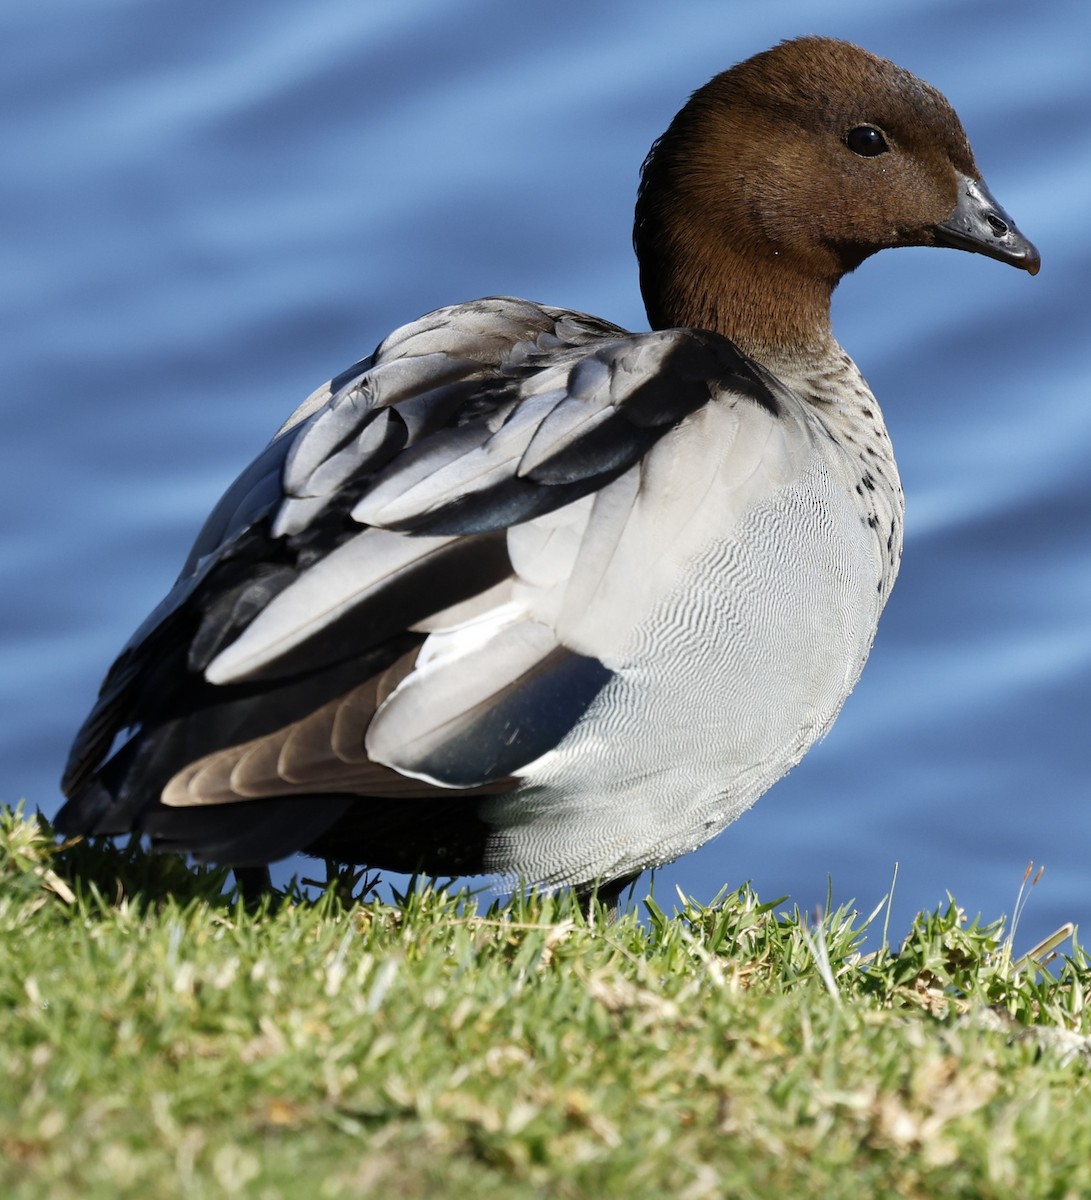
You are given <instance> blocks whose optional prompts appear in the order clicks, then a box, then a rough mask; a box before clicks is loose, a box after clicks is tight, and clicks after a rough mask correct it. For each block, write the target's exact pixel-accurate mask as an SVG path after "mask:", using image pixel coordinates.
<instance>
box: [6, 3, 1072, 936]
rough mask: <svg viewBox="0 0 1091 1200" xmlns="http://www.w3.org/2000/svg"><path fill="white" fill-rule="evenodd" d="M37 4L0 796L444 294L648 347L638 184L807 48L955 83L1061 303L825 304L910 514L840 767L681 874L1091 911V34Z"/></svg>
mask: <svg viewBox="0 0 1091 1200" xmlns="http://www.w3.org/2000/svg"><path fill="white" fill-rule="evenodd" d="M821 7H822V18H821V21H820V22H818V21H817V20H816V18H815V16H814V15H813V14H814V12H815V6H814V4H813V3H805V2H803V0H795V2H788V0H781V2H780V3H778V4H775V5H772V4H766V5H750V4H746V5H744V4H726V3H719V4H717V3H712V2H711V0H675V2H674V3H672V4H670V5H666V4H651V3H649V4H644V5H640V4H636V3H633V2H632V0H629V2H627V3H625V4H615V3H602V4H597V5H588V4H586V3H579V4H577V3H568V2H560V3H557V2H552V3H549V4H538V3H527V4H518V5H516V4H501V3H485V2H483V0H477V2H469V0H463V2H462V3H460V4H458V5H453V4H450V3H443V2H441V0H416V2H411V0H397V2H396V3H395V2H391V3H375V2H374V0H373V2H372V3H369V4H367V5H362V4H359V3H355V2H351V0H314V2H312V3H310V4H307V5H300V4H294V3H288V2H287V0H261V2H260V3H259V2H257V0H235V3H232V4H230V5H224V4H221V3H210V2H208V0H200V2H192V0H191V2H190V3H187V4H185V5H183V4H180V3H166V2H164V3H159V4H154V5H152V4H147V3H146V2H141V0H97V2H95V0H67V2H66V0H37V3H36V4H34V5H30V4H24V5H6V6H4V8H3V10H2V11H0V45H3V46H4V48H5V59H6V64H5V71H4V72H3V74H2V75H0V145H2V146H3V147H4V166H5V169H4V171H3V172H2V174H0V254H2V262H0V310H2V312H0V339H2V341H3V358H2V361H3V370H4V380H5V385H6V387H5V396H4V430H3V440H2V442H0V455H2V470H0V512H2V514H3V521H2V525H0V562H2V563H3V578H4V582H3V588H2V592H0V662H2V671H0V761H2V763H3V773H2V775H0V801H3V802H9V803H10V802H14V801H17V800H18V799H19V798H21V797H26V798H27V799H28V801H29V802H30V803H31V805H32V806H33V805H37V806H40V807H41V808H42V809H43V810H45V811H46V812H53V811H55V809H56V807H57V806H58V803H59V796H58V791H57V782H56V781H57V776H58V774H59V771H60V768H61V765H62V762H63V759H64V755H65V753H66V750H67V745H68V741H69V740H70V738H71V736H72V733H73V731H74V730H75V728H76V726H77V725H78V723H79V721H80V720H81V719H82V717H83V715H84V713H85V711H86V709H87V707H88V706H89V704H90V703H91V700H92V698H93V695H94V692H95V690H96V688H97V686H98V683H99V681H100V679H101V676H102V673H103V671H104V670H105V668H106V667H107V665H108V664H109V662H110V660H111V659H112V657H113V655H114V653H116V651H117V650H118V648H119V647H120V646H121V644H122V643H123V642H124V640H125V639H126V638H127V636H128V635H129V633H130V632H131V631H132V629H133V628H134V627H135V626H136V625H137V624H138V623H139V621H140V620H141V619H142V618H143V616H144V615H145V613H146V612H147V610H148V609H150V608H151V607H152V605H153V604H154V603H155V602H156V601H157V600H158V598H159V597H160V595H161V594H162V593H163V592H164V591H165V589H166V588H167V587H168V586H169V584H170V582H171V580H172V578H173V576H174V574H175V572H176V570H177V568H178V566H179V564H180V561H181V558H182V556H183V555H184V553H185V551H186V550H187V548H188V544H189V541H190V539H191V538H192V536H193V534H194V533H195V531H196V529H197V527H198V525H199V524H200V521H201V519H202V517H203V515H204V513H205V512H206V510H207V509H208V507H209V506H210V505H211V504H212V503H213V501H214V500H215V499H216V497H217V495H218V493H219V492H220V490H221V489H222V488H223V486H224V485H225V484H226V483H227V482H228V481H229V480H230V478H231V477H232V476H233V475H234V474H235V472H236V470H237V469H238V468H239V467H240V466H241V465H242V464H243V463H244V462H245V461H246V460H247V459H248V458H249V457H250V455H251V454H252V453H254V452H255V451H256V450H257V449H258V448H259V447H260V446H261V444H262V443H263V441H264V440H265V439H266V438H267V437H268V436H269V434H270V433H271V432H272V431H273V430H274V429H275V428H276V426H277V425H278V424H279V422H280V421H281V419H282V418H283V416H284V415H285V414H286V413H287V412H288V411H289V410H290V409H292V408H293V407H294V406H295V404H296V403H297V402H298V401H299V400H300V399H301V398H302V397H303V396H304V395H306V393H307V392H309V391H310V389H311V388H312V387H313V386H315V385H316V384H318V383H320V382H321V381H322V380H324V379H326V378H327V377H328V376H330V375H331V374H333V373H335V372H336V371H338V370H339V369H340V368H341V367H343V366H345V365H347V364H348V363H350V362H352V361H353V360H354V359H356V358H358V357H359V356H360V355H361V354H362V353H365V352H367V351H368V350H370V349H371V347H372V346H373V345H374V344H375V343H376V342H377V341H378V340H379V339H380V338H381V337H382V336H383V335H384V334H385V333H386V332H387V331H389V330H390V329H391V328H392V327H393V326H394V325H396V324H398V323H401V322H402V321H405V320H407V319H410V318H412V317H414V316H416V315H418V314H419V313H421V312H424V311H425V310H427V309H430V308H432V307H435V306H436V305H439V304H443V303H448V302H451V301H455V300H461V299H467V298H470V297H473V296H477V295H483V294H490V293H493V294H495V293H512V294H516V295H524V296H528V297H531V298H533V299H538V300H543V301H547V302H550V303H556V304H563V305H569V306H572V307H575V308H581V309H586V310H589V311H591V312H594V313H598V314H600V315H602V316H605V317H608V318H610V319H611V320H615V321H619V322H621V323H623V324H628V325H631V326H636V327H642V326H643V321H644V318H643V312H642V308H641V304H640V298H639V293H638V290H637V285H636V271H635V265H634V262H633V259H632V255H631V250H630V245H629V227H630V220H631V210H632V201H633V193H634V188H635V183H636V177H637V169H638V167H639V164H640V162H641V159H642V157H643V155H644V153H645V151H646V149H647V147H648V145H649V143H650V142H651V141H652V139H653V138H654V137H655V136H656V135H657V134H658V133H659V132H661V130H662V129H663V128H664V126H665V124H666V123H667V121H668V120H669V119H670V117H671V115H672V114H673V113H674V111H675V110H676V109H677V108H678V106H679V105H680V104H681V102H682V101H683V100H684V98H685V97H686V95H687V94H688V93H689V92H690V91H691V90H692V89H693V88H694V87H696V86H697V85H699V84H700V83H702V82H704V80H705V79H707V78H708V77H709V76H710V75H712V74H714V73H715V72H716V71H718V70H720V69H722V68H724V67H725V66H727V65H729V64H730V63H732V62H734V61H736V60H738V59H740V58H742V57H745V56H747V55H748V54H751V53H753V52H754V51H756V50H759V49H761V48H764V47H765V46H767V45H770V44H772V43H773V42H775V41H777V40H778V39H780V38H782V37H786V36H791V35H793V34H798V33H803V32H824V33H830V34H833V35H837V36H842V37H847V38H850V39H852V40H854V41H857V42H859V43H860V44H862V45H864V46H866V47H868V48H869V49H872V50H874V51H876V52H878V53H881V54H885V55H887V56H889V57H891V58H894V59H896V60H897V61H898V62H900V63H902V64H903V65H905V66H907V67H909V68H911V69H913V70H914V71H916V72H917V73H918V74H920V75H922V76H923V77H924V78H926V79H928V80H929V81H931V82H932V83H934V84H936V85H937V86H938V87H940V88H941V89H942V90H943V91H944V92H946V93H947V95H948V96H949V97H950V98H951V100H952V101H953V103H954V104H955V106H956V107H957V108H958V110H959V112H960V114H961V115H962V118H963V120H964V122H965V124H966V126H967V128H968V130H969V132H970V135H971V138H972V140H973V142H974V145H975V148H976V151H977V156H978V161H979V164H980V165H981V167H982V170H983V172H984V174H985V177H986V179H987V180H988V181H989V183H990V185H991V187H992V189H993V191H994V192H995V193H996V194H997V196H998V197H999V198H1000V200H1001V202H1002V203H1003V204H1005V206H1006V207H1007V208H1008V209H1009V211H1010V212H1011V213H1012V214H1013V215H1014V216H1015V217H1016V219H1017V221H1018V222H1019V224H1020V226H1021V228H1022V229H1023V230H1024V231H1025V232H1026V233H1027V234H1028V236H1030V237H1032V238H1033V239H1034V240H1035V241H1036V242H1037V243H1038V245H1039V248H1040V249H1041V251H1042V258H1043V263H1044V266H1043V268H1042V273H1041V275H1040V276H1039V277H1038V278H1037V279H1033V280H1032V279H1030V278H1029V277H1028V276H1026V275H1025V274H1023V273H1020V272H1016V271H1013V270H1010V269H1008V268H1005V267H1002V266H1001V265H1000V264H998V263H994V262H989V261H987V260H985V259H982V258H975V257H971V256H969V255H965V254H956V253H953V252H937V251H900V252H898V253H896V254H887V255H884V256H880V258H879V259H877V260H873V261H871V262H869V263H867V264H865V266H864V267H863V268H862V269H861V270H860V271H859V272H858V273H857V275H856V276H855V277H853V278H851V279H849V280H848V281H846V283H845V284H844V285H843V286H842V289H841V291H840V293H839V295H838V297H837V303H836V311H835V317H836V327H837V331H838V334H839V336H840V338H841V340H842V341H843V343H844V344H845V346H846V347H847V348H848V349H849V351H850V352H851V353H852V354H853V355H854V357H855V358H856V359H857V361H858V362H859V363H860V364H861V366H862V367H863V369H864V371H865V373H866V374H867V375H868V377H869V379H870V381H871V383H872V386H873V388H874V390H875V391H876V393H877V394H878V396H879V397H880V399H881V401H882V403H883V407H884V411H885V413H886V415H887V418H888V422H889V425H890V427H891V431H892V434H893V437H894V440H895V445H896V448H897V451H898V458H899V462H900V464H901V468H902V472H903V476H904V481H905V485H906V491H907V493H908V504H909V515H908V525H909V530H908V544H907V548H906V554H905V561H904V566H903V571H902V576H901V579H900V580H899V583H898V586H897V588H896V589H895V593H894V598H893V600H892V601H891V604H890V606H889V608H888V610H887V614H886V616H885V618H884V620H883V624H882V627H881V629H880V633H879V639H878V642H877V644H876V647H875V651H874V654H873V656H872V659H871V662H870V663H869V665H868V667H867V669H866V671H865V673H864V677H863V680H862V682H861V684H860V685H859V687H858V689H857V691H856V693H855V694H854V695H853V696H852V697H851V698H850V700H849V702H848V704H847V706H846V708H845V710H844V713H843V714H842V716H841V718H840V720H839V721H838V723H837V725H836V727H835V729H834V731H833V733H832V734H831V735H830V737H829V738H828V739H827V740H826V741H825V742H824V743H823V744H822V745H821V746H819V747H818V748H817V749H816V750H815V751H813V752H812V753H811V754H810V755H809V756H808V758H807V759H806V760H805V762H804V763H803V764H802V765H801V766H800V767H799V768H798V769H797V770H796V771H795V772H794V773H793V774H792V775H791V776H790V777H789V778H788V779H786V780H785V781H783V782H782V783H781V784H780V785H778V786H777V787H776V788H775V789H774V791H773V792H772V793H770V794H769V795H768V796H766V797H765V798H764V799H763V800H762V801H761V802H760V803H759V805H758V806H757V808H756V809H755V810H754V811H753V812H752V813H750V814H748V815H747V816H745V817H744V818H743V819H742V820H741V821H739V822H738V823H737V824H736V825H735V826H733V827H732V828H731V829H730V830H728V832H727V833H726V834H725V835H724V836H723V837H721V838H720V839H719V840H718V841H716V842H714V843H712V844H711V845H709V846H707V847H705V848H704V850H702V851H701V852H699V853H698V854H695V855H692V856H690V857H689V858H686V859H684V860H682V861H681V862H679V863H677V864H675V865H674V866H672V867H670V868H667V869H664V870H663V871H661V872H659V875H658V877H657V882H656V891H657V895H658V896H659V898H660V901H661V902H664V901H665V902H666V903H668V904H669V903H670V901H671V899H672V897H673V889H674V886H675V885H676V884H677V885H678V886H680V887H681V888H683V889H684V890H685V891H687V892H689V893H692V894H695V895H697V896H699V897H702V898H706V899H707V898H709V897H711V896H712V895H713V894H714V893H715V892H716V890H717V889H718V888H719V887H720V885H721V884H723V883H731V884H738V883H739V882H741V881H743V880H744V879H747V878H749V879H753V880H754V882H755V884H756V885H757V887H758V889H759V891H760V893H761V894H762V895H763V896H764V897H766V898H773V897H775V896H778V895H781V894H785V893H787V894H789V895H790V896H791V897H792V898H793V899H794V900H796V901H797V902H798V903H800V904H801V905H803V906H805V907H811V906H813V905H815V904H817V903H819V902H821V901H822V900H823V899H824V898H825V893H826V886H827V885H826V880H827V876H832V879H833V888H834V896H835V898H836V899H837V900H848V899H851V898H854V897H855V898H856V900H857V901H858V903H859V905H860V907H861V908H862V909H865V910H866V909H870V908H871V907H872V906H873V905H874V904H875V903H876V902H877V901H878V900H879V899H880V898H881V897H882V895H883V894H884V892H885V891H886V890H887V888H888V886H889V883H890V879H891V875H892V871H893V866H894V863H895V862H896V861H897V862H899V863H900V864H901V875H900V879H899V883H898V890H897V893H896V897H895V903H894V916H893V924H892V932H896V931H898V930H899V929H904V927H905V926H906V925H907V923H908V921H909V919H910V916H911V914H912V913H913V912H914V911H916V909H917V908H919V907H922V906H933V905H935V904H936V903H938V902H940V901H941V900H942V899H943V898H944V896H945V893H946V892H947V891H948V890H949V891H951V892H953V893H954V894H955V896H956V897H957V898H958V899H959V901H960V902H961V904H962V905H963V906H964V907H965V908H966V909H968V910H969V912H970V913H971V914H973V913H975V912H978V911H981V912H983V913H984V914H985V915H986V916H989V917H993V916H998V915H1000V914H1001V913H1003V912H1010V910H1011V907H1012V903H1013V900H1014V897H1015V893H1016V890H1017V888H1018V885H1019V881H1020V879H1021V877H1022V874H1023V870H1024V867H1025V866H1026V863H1027V862H1028V860H1030V859H1033V860H1034V861H1035V862H1036V863H1045V864H1046V865H1047V871H1046V874H1045V876H1044V878H1043V881H1042V883H1041V884H1040V885H1039V886H1038V887H1037V889H1036V890H1035V893H1034V896H1033V898H1032V901H1031V904H1030V907H1029V909H1028V912H1027V915H1026V917H1025V918H1024V922H1023V925H1022V926H1021V930H1020V936H1019V943H1020V944H1029V943H1030V941H1031V939H1032V938H1034V937H1035V936H1039V935H1044V934H1045V933H1048V932H1049V931H1050V930H1052V929H1053V928H1054V927H1056V926H1057V925H1059V924H1060V923H1061V922H1062V921H1065V920H1069V919H1072V920H1077V921H1083V922H1084V923H1085V924H1087V922H1088V921H1089V920H1091V887H1089V882H1088V878H1087V870H1086V863H1087V859H1088V852H1089V849H1091V805H1089V803H1088V800H1089V788H1088V770H1087V764H1088V746H1089V744H1091V741H1089V735H1088V729H1087V726H1088V717H1089V713H1091V470H1089V466H1091V370H1089V366H1088V362H1087V355H1088V353H1089V348H1091V338H1089V336H1088V328H1087V326H1088V303H1087V299H1086V297H1087V279H1088V277H1089V268H1091V220H1088V216H1087V203H1088V202H1087V196H1088V195H1089V193H1091V123H1089V122H1088V121H1087V114H1088V112H1091V10H1089V9H1088V7H1087V5H1086V3H1085V2H1084V0H1067V2H1058V0H1055V2H1054V3H1052V4H1050V5H1035V6H1030V5H1025V4H1017V3H1015V2H1014V0H1006V2H1002V3H998V2H993V0H990V2H989V3H973V2H961V3H959V4H957V5H952V4H951V3H950V2H949V0H944V2H942V3H941V2H940V0H935V2H932V3H927V2H924V0H902V2H900V3H898V2H894V3H891V2H888V3H886V4H884V5H883V6H882V11H881V12H878V11H876V10H877V9H878V7H879V6H876V5H873V4H864V3H861V2H858V0H854V2H852V3H849V2H847V0H843V2H840V3H837V2H832V0H828V2H827V3H826V4H824V5H823V6H821Z"/></svg>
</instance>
